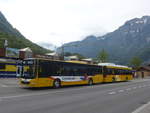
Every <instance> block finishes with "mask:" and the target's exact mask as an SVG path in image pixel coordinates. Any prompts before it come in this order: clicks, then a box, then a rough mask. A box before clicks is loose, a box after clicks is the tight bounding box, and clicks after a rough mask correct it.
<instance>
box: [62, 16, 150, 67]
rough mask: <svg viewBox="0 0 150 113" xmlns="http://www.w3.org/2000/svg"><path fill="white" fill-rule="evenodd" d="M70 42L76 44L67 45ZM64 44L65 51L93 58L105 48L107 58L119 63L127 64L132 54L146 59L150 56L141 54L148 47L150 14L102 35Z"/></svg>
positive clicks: (149, 40) (149, 46) (149, 41)
mask: <svg viewBox="0 0 150 113" xmlns="http://www.w3.org/2000/svg"><path fill="white" fill-rule="evenodd" d="M71 44H72V45H77V46H76V47H71V46H67V45H71ZM65 46H66V48H65V52H72V53H79V54H82V55H84V56H86V57H93V58H95V57H96V56H97V55H98V53H99V52H100V51H101V50H102V49H105V50H106V51H107V52H108V54H109V60H110V61H111V62H116V63H120V64H127V62H129V61H130V59H131V58H132V57H134V56H139V57H140V58H142V59H143V61H146V60H148V59H150V57H148V58H146V59H145V58H144V57H142V54H147V53H143V51H144V50H146V48H150V16H143V17H141V18H134V19H131V20H128V21H126V22H125V24H124V25H122V26H120V27H119V28H118V29H116V30H115V31H113V32H110V33H107V34H106V35H104V36H93V35H91V36H87V37H86V38H85V39H83V40H82V41H78V42H71V43H67V44H65ZM148 53H149V52H148ZM143 56H144V55H143Z"/></svg>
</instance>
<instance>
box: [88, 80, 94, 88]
mask: <svg viewBox="0 0 150 113" xmlns="http://www.w3.org/2000/svg"><path fill="white" fill-rule="evenodd" d="M88 85H89V86H92V85H93V80H92V79H91V78H90V79H89V80H88Z"/></svg>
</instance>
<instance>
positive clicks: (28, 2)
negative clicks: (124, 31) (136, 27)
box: [0, 0, 150, 45]
mask: <svg viewBox="0 0 150 113" xmlns="http://www.w3.org/2000/svg"><path fill="white" fill-rule="evenodd" d="M149 5H150V0H0V10H1V11H2V13H3V14H4V15H5V17H6V18H7V20H8V21H9V22H10V23H11V24H12V25H13V26H14V27H15V28H17V29H18V30H19V31H20V32H21V33H22V34H23V35H24V36H25V37H26V38H28V39H29V40H31V41H33V42H49V43H52V44H55V45H61V44H62V43H66V42H70V41H76V40H81V39H83V38H85V36H87V35H91V34H93V35H101V34H104V33H106V32H111V31H113V30H115V29H117V28H118V27H119V26H121V25H123V24H124V23H125V21H127V20H130V19H132V18H135V17H142V16H144V15H150V6H149Z"/></svg>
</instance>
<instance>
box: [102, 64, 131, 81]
mask: <svg viewBox="0 0 150 113" xmlns="http://www.w3.org/2000/svg"><path fill="white" fill-rule="evenodd" d="M99 65H101V66H102V67H103V82H119V81H128V80H132V79H133V74H132V68H130V67H127V66H122V65H115V64H109V63H103V64H99Z"/></svg>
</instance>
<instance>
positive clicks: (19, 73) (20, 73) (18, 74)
mask: <svg viewBox="0 0 150 113" xmlns="http://www.w3.org/2000/svg"><path fill="white" fill-rule="evenodd" d="M23 75H24V68H23V66H17V72H16V77H21V76H23Z"/></svg>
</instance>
